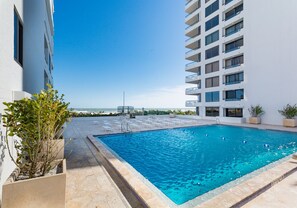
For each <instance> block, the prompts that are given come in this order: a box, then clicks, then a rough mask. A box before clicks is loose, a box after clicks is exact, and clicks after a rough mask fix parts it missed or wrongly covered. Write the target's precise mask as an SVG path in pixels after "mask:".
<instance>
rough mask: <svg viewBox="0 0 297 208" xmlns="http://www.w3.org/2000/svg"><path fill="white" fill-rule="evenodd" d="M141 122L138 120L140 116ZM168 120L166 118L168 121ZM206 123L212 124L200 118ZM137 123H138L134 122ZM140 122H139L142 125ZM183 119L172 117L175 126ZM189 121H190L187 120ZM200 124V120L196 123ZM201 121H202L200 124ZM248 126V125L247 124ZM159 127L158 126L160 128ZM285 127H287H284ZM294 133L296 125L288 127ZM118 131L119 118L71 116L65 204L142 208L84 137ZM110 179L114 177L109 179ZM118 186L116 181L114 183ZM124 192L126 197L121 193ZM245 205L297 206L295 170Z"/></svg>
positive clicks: (70, 206)
mask: <svg viewBox="0 0 297 208" xmlns="http://www.w3.org/2000/svg"><path fill="white" fill-rule="evenodd" d="M139 121H141V119H139ZM167 121H168V120H167ZM202 122H205V123H209V124H211V123H214V122H209V121H202ZM136 123H137V122H136ZM141 123H142V122H140V124H141ZM180 123H183V122H182V121H179V120H178V119H177V120H175V124H176V125H177V126H178V125H179V124H180ZM190 123H191V122H190ZM198 123H200V122H198ZM200 124H201V123H200ZM104 125H105V126H106V125H109V126H111V127H115V128H114V129H116V131H113V132H110V131H108V132H107V131H106V128H103V127H102V126H104ZM246 126H249V125H246ZM142 127H145V130H147V129H154V128H158V125H157V126H152V127H151V128H150V122H147V123H146V124H145V125H143V126H142ZM259 127H260V128H264V129H265V128H269V129H279V130H282V128H279V127H275V126H267V125H261V126H259ZM159 128H160V127H159ZM286 130H287V129H286ZM291 131H293V132H296V128H294V129H291ZM117 132H120V124H119V119H118V118H112V117H104V118H74V119H73V120H72V122H71V123H69V124H68V126H67V128H66V130H65V134H64V136H65V138H66V141H68V140H69V138H72V141H71V142H69V144H68V145H67V146H66V147H65V157H66V159H67V187H66V207H67V208H75V207H98V208H99V207H103V208H105V207H106V208H121V207H142V205H141V204H140V203H139V202H138V200H137V199H136V198H135V196H133V195H132V194H131V192H130V191H129V190H128V189H127V187H126V186H125V185H124V184H122V182H121V181H119V180H117V179H116V178H117V177H116V176H115V174H114V173H113V171H112V170H108V171H107V170H106V169H105V168H104V166H103V165H102V164H104V163H105V161H104V160H103V158H101V156H100V154H98V152H97V151H96V150H95V148H94V147H93V146H92V145H91V144H90V143H89V141H88V140H87V139H86V136H87V135H100V134H106V133H117ZM111 177H112V178H113V180H112V179H111ZM114 181H116V183H117V185H116V184H115V182H114ZM123 193H125V196H124V195H123ZM243 207H245V208H294V207H296V208H297V173H296V172H295V173H293V174H292V175H290V176H289V177H287V178H285V179H284V180H283V181H281V182H280V183H278V184H276V185H275V186H273V187H272V188H270V189H269V190H267V191H266V192H264V193H262V194H261V195H259V196H258V197H256V198H255V199H253V200H252V201H250V202H249V203H247V204H245V205H244V206H243Z"/></svg>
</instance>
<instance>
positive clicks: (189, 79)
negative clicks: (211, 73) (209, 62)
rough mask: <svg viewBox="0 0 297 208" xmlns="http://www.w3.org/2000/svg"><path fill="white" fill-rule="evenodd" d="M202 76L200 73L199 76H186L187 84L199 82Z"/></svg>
mask: <svg viewBox="0 0 297 208" xmlns="http://www.w3.org/2000/svg"><path fill="white" fill-rule="evenodd" d="M200 75H201V72H200V71H199V72H198V73H197V74H192V75H189V76H186V82H187V83H188V82H194V81H198V80H199V76H200Z"/></svg>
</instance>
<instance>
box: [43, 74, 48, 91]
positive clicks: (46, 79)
mask: <svg viewBox="0 0 297 208" xmlns="http://www.w3.org/2000/svg"><path fill="white" fill-rule="evenodd" d="M47 84H49V78H48V75H47V73H46V71H44V89H47V88H48V87H47Z"/></svg>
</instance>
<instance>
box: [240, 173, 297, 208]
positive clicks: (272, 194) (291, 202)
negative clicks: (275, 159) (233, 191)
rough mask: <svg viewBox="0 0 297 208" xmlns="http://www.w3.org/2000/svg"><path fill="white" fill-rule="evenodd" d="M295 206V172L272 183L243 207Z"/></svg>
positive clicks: (276, 207) (296, 190) (270, 207)
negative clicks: (272, 184)
mask: <svg viewBox="0 0 297 208" xmlns="http://www.w3.org/2000/svg"><path fill="white" fill-rule="evenodd" d="M295 207H297V172H295V173H293V174H292V175H290V176H288V177H287V178H285V179H284V180H283V181H281V182H279V183H278V184H276V185H274V186H273V187H271V188H270V189H268V190H267V191H265V192H264V193H262V194H260V195H259V196H258V197H256V198H255V199H253V200H252V201H250V202H248V203H247V204H245V205H244V206H243V208H295Z"/></svg>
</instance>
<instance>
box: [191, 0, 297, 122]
mask: <svg viewBox="0 0 297 208" xmlns="http://www.w3.org/2000/svg"><path fill="white" fill-rule="evenodd" d="M296 9H297V1H296V0H286V1H278V0H188V1H186V6H185V11H186V19H185V23H186V25H187V27H186V30H185V35H186V36H187V40H186V44H185V46H186V48H187V49H188V52H186V60H188V61H189V63H188V64H187V65H186V69H185V70H186V72H187V73H188V74H189V75H188V76H186V83H188V84H191V85H192V86H193V87H189V88H187V89H186V94H187V95H189V96H192V99H189V100H188V101H186V106H187V107H195V108H196V112H197V115H199V116H201V117H202V118H219V120H220V121H226V122H245V118H247V117H249V112H248V108H249V107H250V106H251V105H258V104H259V105H261V106H262V107H263V108H264V110H265V114H264V116H263V119H262V122H263V123H266V124H281V122H282V117H281V115H280V114H279V112H278V110H279V109H281V108H282V107H283V106H285V105H286V104H296V103H297V93H296V90H297V39H296V37H297V27H295V25H296V24H297V12H296Z"/></svg>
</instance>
